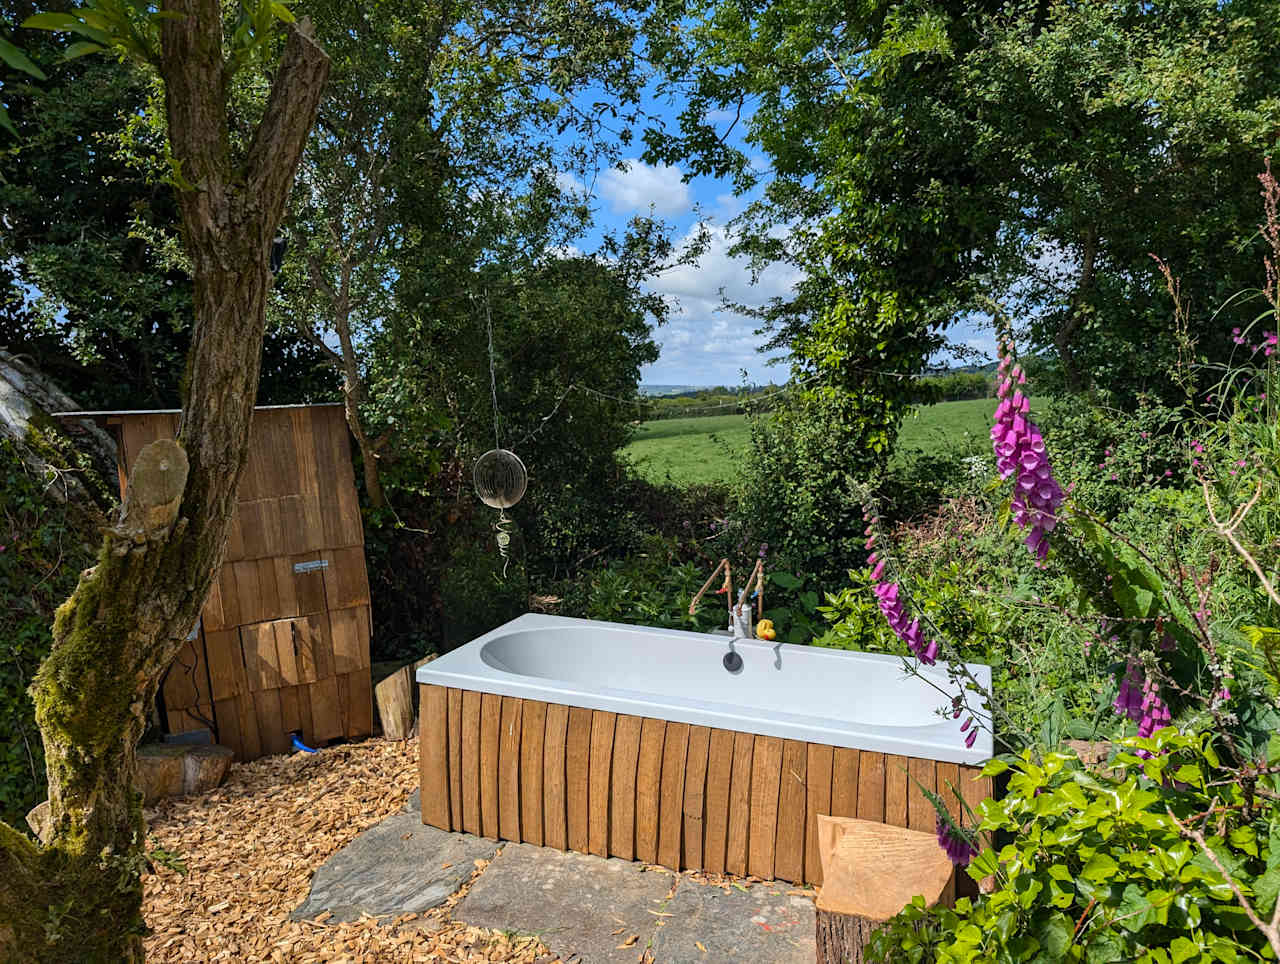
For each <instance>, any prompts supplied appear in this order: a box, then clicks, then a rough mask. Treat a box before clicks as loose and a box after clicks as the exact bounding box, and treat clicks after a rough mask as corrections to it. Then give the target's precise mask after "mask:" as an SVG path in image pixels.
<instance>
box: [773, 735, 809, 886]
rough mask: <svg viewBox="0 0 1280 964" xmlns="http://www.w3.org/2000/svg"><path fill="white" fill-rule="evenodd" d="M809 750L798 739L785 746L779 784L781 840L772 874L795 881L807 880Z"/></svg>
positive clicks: (775, 849)
mask: <svg viewBox="0 0 1280 964" xmlns="http://www.w3.org/2000/svg"><path fill="white" fill-rule="evenodd" d="M807 769H808V754H807V753H806V747H805V744H804V743H802V742H800V741H799V740H787V741H786V742H785V743H784V744H783V747H782V784H781V786H780V787H779V788H778V841H777V844H776V845H775V846H774V854H773V875H774V876H775V877H781V878H782V879H783V880H789V881H791V882H792V883H796V884H799V883H802V882H803V881H804V836H805V777H806V776H807V775H808V773H807Z"/></svg>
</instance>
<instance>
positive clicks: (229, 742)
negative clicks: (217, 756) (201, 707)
mask: <svg viewBox="0 0 1280 964" xmlns="http://www.w3.org/2000/svg"><path fill="white" fill-rule="evenodd" d="M213 716H214V720H215V721H216V722H217V724H218V742H219V743H221V744H222V745H223V746H229V747H231V749H232V750H233V751H235V755H236V759H237V760H243V759H244V758H245V755H244V743H243V742H242V741H241V739H240V714H239V712H238V711H237V709H236V701H235V699H234V698H228V699H225V700H217V701H216V702H215V703H214V704H213Z"/></svg>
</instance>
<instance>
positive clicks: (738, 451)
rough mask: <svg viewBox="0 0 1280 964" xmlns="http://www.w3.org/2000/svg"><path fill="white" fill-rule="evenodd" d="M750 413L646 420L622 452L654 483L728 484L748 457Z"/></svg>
mask: <svg viewBox="0 0 1280 964" xmlns="http://www.w3.org/2000/svg"><path fill="white" fill-rule="evenodd" d="M750 438H751V432H750V424H749V422H748V420H747V417H746V416H745V415H704V416H691V417H684V418H676V417H671V418H665V419H661V420H655V421H650V422H644V423H642V424H641V425H640V426H639V427H637V428H636V431H635V434H634V435H633V436H632V439H631V441H630V442H629V443H628V444H627V447H626V448H625V449H624V450H623V452H624V454H625V455H626V457H627V459H628V460H630V462H631V463H632V465H633V466H634V468H635V470H636V471H637V472H638V473H639V474H640V475H641V476H642V477H643V478H646V479H648V480H650V481H652V482H655V483H662V482H664V481H665V482H672V483H676V484H686V485H687V484H690V483H708V482H728V481H730V480H731V479H733V478H734V476H735V475H736V473H737V466H738V465H739V464H740V463H741V462H742V461H743V459H744V458H745V455H746V450H747V446H748V443H749V442H750Z"/></svg>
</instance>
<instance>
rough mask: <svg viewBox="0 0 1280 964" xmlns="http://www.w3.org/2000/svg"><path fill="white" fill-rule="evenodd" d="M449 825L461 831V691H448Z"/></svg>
mask: <svg viewBox="0 0 1280 964" xmlns="http://www.w3.org/2000/svg"><path fill="white" fill-rule="evenodd" d="M449 823H450V825H451V826H452V827H453V829H454V830H462V829H463V822H462V690H460V689H450V690H449Z"/></svg>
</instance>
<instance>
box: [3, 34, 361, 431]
mask: <svg viewBox="0 0 1280 964" xmlns="http://www.w3.org/2000/svg"><path fill="white" fill-rule="evenodd" d="M28 49H29V51H30V52H31V55H32V56H33V57H36V58H38V59H39V60H40V61H41V62H44V63H47V62H49V61H51V60H53V59H54V58H55V56H56V51H57V49H58V48H57V47H56V46H54V45H53V44H52V43H50V42H49V41H48V40H45V39H44V38H41V37H40V36H38V35H37V36H35V37H33V38H32V42H31V43H30V44H29V45H28ZM49 69H50V79H49V81H48V82H47V83H45V84H43V85H42V87H41V90H40V91H39V92H38V95H37V94H31V93H28V94H24V95H23V96H21V97H15V98H14V99H13V100H12V101H11V102H10V107H11V113H12V117H13V120H14V122H15V124H16V125H17V127H18V129H19V131H20V133H21V137H20V138H19V139H18V140H17V142H16V143H15V144H14V145H13V146H12V147H11V148H9V149H7V150H4V151H0V212H2V213H3V217H4V220H5V230H4V231H3V232H0V328H2V329H3V331H4V343H5V347H6V348H7V349H8V350H9V351H11V352H13V353H15V354H21V355H24V356H26V357H28V358H29V359H30V360H31V361H32V362H33V363H34V364H35V366H36V367H37V368H38V369H40V371H42V372H43V373H45V374H46V375H48V376H49V377H50V378H52V379H53V380H54V381H55V382H57V383H58V384H60V385H62V386H63V387H64V388H66V389H67V390H69V391H70V392H71V393H72V394H73V396H74V397H75V398H76V400H77V402H78V403H80V404H81V405H83V406H85V407H86V408H108V409H110V408H168V407H176V405H177V404H178V401H179V384H180V381H181V377H182V371H183V368H184V360H185V356H186V353H187V348H188V346H189V344H190V336H191V313H192V304H191V281H190V277H189V275H188V273H187V265H186V263H185V260H184V259H183V258H181V257H177V256H176V255H175V250H174V249H175V248H176V247H177V245H176V221H177V210H176V206H175V204H174V200H173V195H172V192H171V190H170V189H169V188H168V186H167V185H166V184H165V183H164V180H163V179H164V177H165V174H166V165H165V162H164V156H163V155H164V147H163V144H164V140H165V139H164V136H163V131H162V130H161V131H156V130H154V129H153V127H152V126H151V125H149V124H147V123H144V121H145V119H146V118H147V117H148V116H150V115H151V114H152V113H153V112H155V111H157V110H159V103H160V101H159V97H160V93H159V88H158V86H157V85H155V84H154V83H153V81H152V79H151V78H149V77H148V76H147V74H146V72H145V71H144V70H143V69H141V68H139V67H138V66H136V65H134V64H133V63H131V62H124V63H117V62H114V61H110V60H107V59H106V58H100V57H92V58H85V59H81V60H76V61H74V62H72V63H68V64H63V65H60V66H58V67H56V68H54V67H50V68H49ZM104 186H105V188H104ZM33 289H34V290H33ZM103 292H110V293H111V297H109V298H106V297H103ZM318 358H319V356H318V354H317V351H316V349H315V348H313V347H311V346H307V345H303V344H300V342H299V341H298V339H297V338H296V337H289V336H287V335H285V336H281V335H280V334H268V336H267V338H266V342H265V345H264V349H263V366H262V376H261V380H260V385H259V401H261V402H262V403H264V404H276V403H292V402H303V401H316V400H320V399H323V398H332V397H333V394H332V393H333V391H334V389H335V388H336V382H335V380H334V379H333V378H332V377H331V376H330V375H329V374H328V373H327V372H325V371H323V370H317V362H318Z"/></svg>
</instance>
